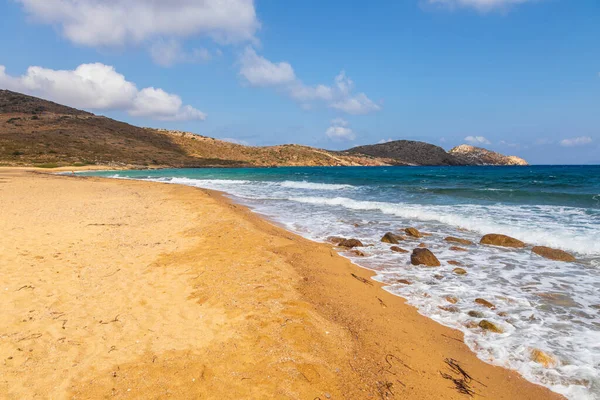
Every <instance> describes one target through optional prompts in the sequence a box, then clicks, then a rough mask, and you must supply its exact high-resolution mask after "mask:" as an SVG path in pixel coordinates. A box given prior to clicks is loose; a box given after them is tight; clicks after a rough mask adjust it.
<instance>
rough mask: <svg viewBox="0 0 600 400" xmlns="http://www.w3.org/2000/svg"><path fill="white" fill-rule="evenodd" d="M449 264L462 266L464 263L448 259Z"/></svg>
mask: <svg viewBox="0 0 600 400" xmlns="http://www.w3.org/2000/svg"><path fill="white" fill-rule="evenodd" d="M448 264H450V265H454V266H455V267H462V263H461V262H460V261H456V260H450V261H448Z"/></svg>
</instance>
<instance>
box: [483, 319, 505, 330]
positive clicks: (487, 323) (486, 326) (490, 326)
mask: <svg viewBox="0 0 600 400" xmlns="http://www.w3.org/2000/svg"><path fill="white" fill-rule="evenodd" d="M478 326H479V327H480V328H481V329H483V330H486V331H490V332H494V333H503V332H504V331H503V330H502V328H500V327H499V326H498V325H496V324H494V323H493V322H490V321H488V320H486V319H482V320H481V321H479V324H478Z"/></svg>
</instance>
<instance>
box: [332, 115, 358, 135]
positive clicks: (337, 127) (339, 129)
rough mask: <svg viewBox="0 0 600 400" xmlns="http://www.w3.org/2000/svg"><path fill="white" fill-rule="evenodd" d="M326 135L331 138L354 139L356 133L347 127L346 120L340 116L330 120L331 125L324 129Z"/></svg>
mask: <svg viewBox="0 0 600 400" xmlns="http://www.w3.org/2000/svg"><path fill="white" fill-rule="evenodd" d="M325 134H326V135H327V137H329V138H330V139H333V140H354V138H355V137H356V135H355V134H354V132H353V131H352V129H350V128H349V127H348V122H347V121H346V120H344V119H342V118H336V119H334V120H332V121H331V126H330V127H329V128H327V130H326V131H325Z"/></svg>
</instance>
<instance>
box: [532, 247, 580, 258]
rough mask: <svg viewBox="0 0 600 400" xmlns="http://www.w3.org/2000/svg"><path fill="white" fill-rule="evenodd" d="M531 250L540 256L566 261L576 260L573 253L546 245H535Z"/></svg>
mask: <svg viewBox="0 0 600 400" xmlns="http://www.w3.org/2000/svg"><path fill="white" fill-rule="evenodd" d="M531 251H532V252H533V253H535V254H537V255H538V256H542V257H544V258H548V259H550V260H555V261H565V262H574V261H576V259H575V257H573V255H571V254H569V253H567V252H566V251H562V250H558V249H553V248H551V247H545V246H535V247H534V248H533V249H531Z"/></svg>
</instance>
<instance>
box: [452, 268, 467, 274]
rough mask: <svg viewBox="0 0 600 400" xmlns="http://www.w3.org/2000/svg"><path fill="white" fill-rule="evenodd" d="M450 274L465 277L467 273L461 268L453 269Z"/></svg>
mask: <svg viewBox="0 0 600 400" xmlns="http://www.w3.org/2000/svg"><path fill="white" fill-rule="evenodd" d="M452 272H454V273H455V274H456V275H466V274H467V271H465V270H464V269H463V268H454V270H453V271H452Z"/></svg>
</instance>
